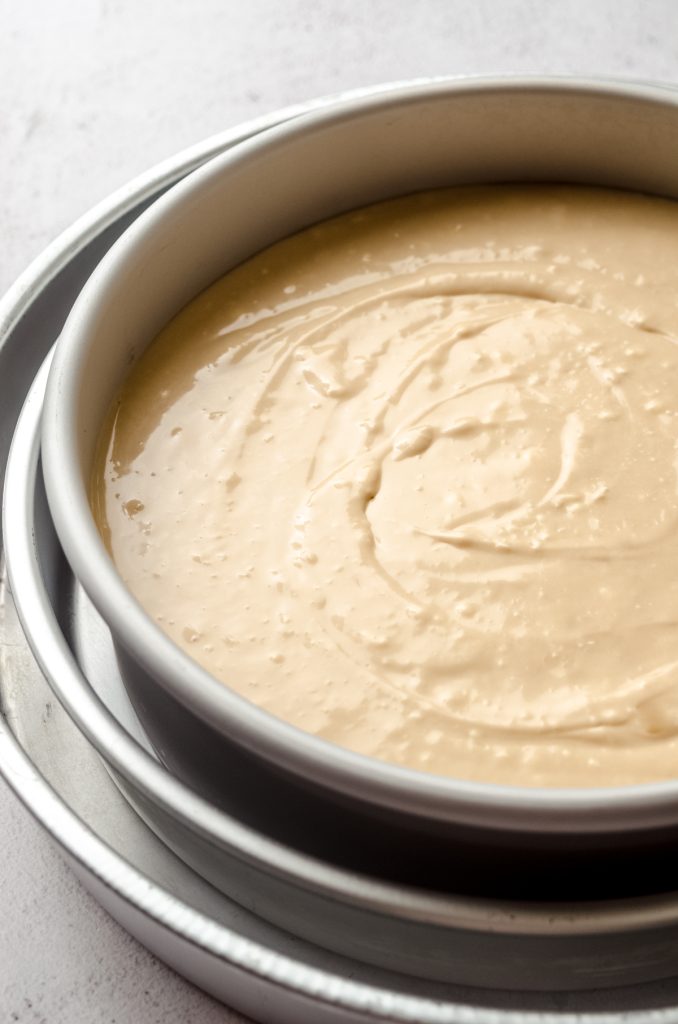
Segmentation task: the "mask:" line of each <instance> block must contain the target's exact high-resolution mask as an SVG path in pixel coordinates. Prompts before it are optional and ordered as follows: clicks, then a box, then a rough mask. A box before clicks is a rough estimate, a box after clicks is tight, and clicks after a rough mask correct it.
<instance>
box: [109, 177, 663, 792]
mask: <svg viewBox="0 0 678 1024" xmlns="http://www.w3.org/2000/svg"><path fill="white" fill-rule="evenodd" d="M107 429H108V432H107V434H106V436H105V437H104V438H103V441H102V449H101V450H102V454H101V457H100V460H99V463H98V465H97V467H96V469H95V473H94V480H93V507H94V510H95V514H96V516H97V519H98V522H99V525H100V529H101V531H102V534H103V535H104V537H105V539H106V541H107V543H108V545H109V547H110V550H111V552H112V555H113V558H114V560H115V563H116V565H117V567H118V569H119V571H120V573H121V574H122V576H123V578H124V579H125V580H126V582H127V584H128V585H129V587H130V588H131V590H132V591H133V593H134V594H135V595H136V596H137V598H138V600H139V601H140V603H141V604H142V605H143V606H144V607H145V608H146V609H147V610H148V611H149V612H150V613H151V614H152V615H153V616H154V617H155V619H156V620H157V622H158V623H159V624H160V626H161V627H162V628H163V629H164V630H165V631H166V632H167V633H168V634H169V635H170V636H171V637H172V638H173V639H174V640H175V641H176V642H177V643H178V644H179V645H181V646H182V647H183V648H185V649H186V651H188V652H189V653H190V654H191V655H192V656H193V657H194V658H195V659H196V660H197V661H199V662H200V663H201V664H202V665H204V666H205V668H207V669H208V670H209V671H210V672H212V673H213V674H214V675H216V676H217V677H219V678H220V679H222V680H223V681H224V682H225V683H227V684H228V685H229V686H230V687H232V688H234V689H235V690H237V691H238V692H240V693H241V694H243V695H244V696H245V697H247V698H249V699H250V700H252V701H253V702H254V703H256V704H258V705H260V706H261V707H262V708H265V709H266V710H268V711H270V712H272V713H273V714H274V715H277V716H279V717H281V718H283V719H286V720H288V721H289V722H292V723H293V724H295V725H297V726H299V727H300V728H301V729H304V730H307V731H309V732H312V733H316V734H318V735H319V736H322V737H325V738H326V739H328V740H331V741H333V742H335V743H338V744H341V745H344V746H346V747H349V748H351V749H353V750H356V751H359V752H361V753H363V754H368V755H372V756H374V757H377V758H382V759H385V760H389V761H393V762H396V763H398V764H404V765H408V766H410V767H413V768H417V769H422V770H425V771H430V772H437V773H441V774H449V775H453V776H456V777H461V778H468V779H479V780H487V781H495V782H502V783H517V784H521V785H530V786H533V785H572V786H589V785H612V784H621V783H632V782H642V781H647V780H651V779H663V778H669V777H676V776H678V204H675V203H672V202H669V201H666V200H660V199H654V198H649V197H643V196H640V195H633V194H627V193H623V192H614V191H606V190H595V189H584V188H571V187H555V186H544V187H541V186H525V187H513V186H511V187H509V186H496V187H488V188H457V189H450V190H441V191H436V192H431V193H425V194H421V195H417V196H413V197H409V198H406V199H401V200H397V201H393V202H388V203H383V204H379V205H377V206H373V207H369V208H366V209H364V210H360V211H357V212H355V213H352V214H349V215H347V216H344V217H341V218H338V219H336V220H333V221H329V222H327V223H325V224H321V225H319V226H317V227H314V228H312V229H310V230H307V231H305V232H303V233H302V234H300V235H297V236H295V237H293V238H290V239H287V240H285V241H283V242H281V243H279V244H278V245H276V246H274V247H272V248H271V249H269V250H267V251H265V252H263V253H261V254H259V255H258V256H256V257H255V258H254V259H252V260H251V261H249V262H248V263H246V264H244V265H243V266H241V267H240V268H238V269H236V270H235V271H233V272H232V273H230V274H229V275H227V276H226V277H225V278H224V279H222V280H221V281H219V282H218V283H217V284H215V285H214V286H212V287H211V288H210V289H208V290H207V291H206V292H204V293H203V294H202V295H200V296H199V297H198V298H197V299H196V300H195V301H194V302H193V303H191V304H190V305H189V306H188V307H187V308H186V309H184V310H183V312H181V313H180V314H179V315H178V316H177V317H176V318H175V320H173V321H172V323H170V324H169V325H168V327H166V329H165V330H164V331H163V332H162V334H161V335H160V336H159V338H158V339H157V340H156V341H155V342H154V343H153V344H152V346H151V347H150V349H149V350H148V351H147V352H146V353H145V354H144V355H143V356H142V358H141V360H140V361H139V362H138V364H137V365H136V367H135V368H134V370H133V372H132V375H131V377H130V378H129V380H128V382H127V383H126V386H125V388H124V390H123V392H122V394H121V396H120V400H119V403H118V405H117V406H116V409H115V411H114V414H112V415H111V418H110V421H109V426H108V428H107Z"/></svg>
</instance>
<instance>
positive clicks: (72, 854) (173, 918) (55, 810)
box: [0, 115, 676, 1024]
mask: <svg viewBox="0 0 678 1024" xmlns="http://www.w3.org/2000/svg"><path fill="white" fill-rule="evenodd" d="M281 116H282V115H281ZM256 127H257V125H256V123H255V124H252V125H249V126H245V128H244V129H243V131H245V132H247V130H248V129H249V130H251V131H254V130H256ZM228 135H230V133H228ZM225 143H228V136H227V137H226V138H225ZM207 145H208V144H205V146H206V147H207ZM208 155H209V151H208V149H207V148H205V151H204V156H205V158H206V157H207V156H208ZM183 158H184V154H180V155H179V156H178V157H175V158H174V159H173V161H170V164H169V174H170V175H172V174H174V175H176V177H179V176H180V175H181V173H182V168H185V165H184V162H183ZM160 170H161V169H160V168H158V169H156V170H155V171H151V172H149V174H148V175H144V177H143V178H142V179H140V180H138V181H136V182H133V183H131V184H130V185H129V186H126V187H125V189H124V190H122V192H121V193H118V194H116V195H115V196H113V197H111V198H110V199H109V200H106V202H105V203H104V204H102V206H101V207H100V208H98V209H97V210H95V211H93V212H92V213H91V214H89V215H87V216H86V217H85V218H83V220H82V221H80V222H79V223H78V224H77V225H75V226H74V227H73V228H72V229H69V231H68V232H67V233H66V235H65V236H63V237H62V238H61V239H59V240H58V241H57V242H55V243H53V245H52V246H50V248H49V250H47V252H46V253H45V254H43V255H42V256H41V257H40V258H39V259H38V260H37V261H36V263H35V264H34V265H33V266H32V267H31V268H29V270H28V271H27V272H26V273H25V274H24V275H23V277H22V279H21V281H20V282H18V283H17V286H16V287H15V288H14V289H12V292H11V293H10V294H9V295H8V296H7V299H6V300H4V301H3V302H2V303H0V324H1V325H2V327H0V377H1V378H2V379H3V380H4V381H5V382H6V384H7V388H6V390H7V391H9V392H11V396H12V399H13V401H12V402H4V403H3V404H2V406H1V407H0V476H4V471H5V460H6V457H7V445H8V444H9V439H10V436H11V434H12V431H13V428H14V420H15V417H16V411H17V410H16V406H17V402H19V403H21V401H22V400H23V398H24V395H25V390H26V387H25V385H24V383H23V382H24V381H25V380H27V379H29V377H32V376H33V374H34V373H35V372H36V370H37V368H38V366H39V364H40V362H41V360H42V359H43V357H44V355H45V353H46V352H47V349H48V348H49V345H50V343H51V341H52V340H53V338H55V337H56V336H57V335H58V333H59V330H60V328H61V325H62V322H63V318H64V315H65V310H66V309H67V306H68V303H69V297H70V299H71V300H72V297H73V296H74V295H75V294H76V292H77V291H78V290H79V288H80V286H81V284H82V283H83V282H84V280H85V278H86V276H87V274H88V273H89V271H91V269H92V268H93V266H94V265H95V264H96V262H97V260H98V258H100V255H101V253H102V251H104V250H105V247H106V244H107V243H108V244H110V241H111V239H112V237H113V236H114V235H115V234H116V233H117V232H118V231H120V230H121V229H122V226H123V224H124V222H125V221H127V220H129V218H130V217H131V216H133V210H134V209H135V208H136V206H137V203H139V202H146V201H148V198H149V186H150V192H152V190H153V186H154V182H155V185H157V188H158V189H160V188H162V187H163V186H164V185H166V184H167V177H166V175H167V168H163V169H162V178H161V177H160ZM156 175H157V176H156ZM37 411H38V413H39V408H38V410H37ZM34 429H35V430H37V425H34ZM36 487H37V491H36V498H37V496H38V495H39V496H40V497H39V501H37V505H38V506H39V507H40V509H43V508H44V494H43V493H42V489H41V486H40V482H39V476H38V478H37V480H36ZM25 525H27V524H25ZM37 525H38V523H37V522H36V523H34V524H31V526H30V527H28V529H29V531H30V529H32V527H33V526H37ZM40 525H42V527H45V528H47V527H49V528H50V529H51V524H50V522H49V517H48V516H47V517H46V518H45V519H44V520H41V524H40ZM46 534H47V530H46V529H43V530H41V531H40V537H38V536H37V535H36V536H35V544H37V545H38V548H39V550H38V549H36V547H35V545H34V542H33V540H32V539H30V542H29V545H28V548H29V549H30V550H31V551H32V552H33V553H34V555H35V556H36V557H38V558H39V559H40V560H41V571H39V572H38V573H37V576H36V577H35V578H36V579H37V580H39V581H40V582H41V583H42V584H43V585H44V586H45V587H48V588H51V587H52V586H53V587H54V588H55V591H54V592H52V591H51V590H50V595H49V601H47V602H45V603H44V604H43V603H38V604H37V605H33V604H32V603H31V601H30V600H28V599H27V595H24V598H25V599H27V605H26V611H27V612H28V614H29V616H30V618H31V622H32V627H33V635H32V640H33V642H34V643H35V644H37V646H38V647H39V648H40V649H44V658H43V667H44V668H46V669H47V674H48V675H49V674H51V675H52V676H53V678H52V680H51V681H52V684H53V686H54V688H55V690H56V692H57V694H59V695H60V696H61V698H62V699H63V700H64V703H65V704H66V706H69V707H70V708H71V710H72V712H73V717H74V718H76V720H80V719H82V722H83V726H84V731H85V732H87V731H88V730H89V729H91V728H95V726H96V724H97V720H96V718H95V717H94V716H90V715H89V708H88V705H87V704H85V703H84V702H83V701H82V700H81V698H82V696H83V694H84V690H83V693H81V692H80V690H79V688H78V678H77V676H71V675H70V674H69V672H68V670H67V665H66V663H65V662H64V661H63V660H62V659H61V658H60V657H59V656H58V653H57V652H58V651H59V649H60V648H59V646H58V644H57V634H58V629H57V630H53V628H52V627H53V625H54V621H55V620H54V614H53V615H52V619H53V621H52V624H51V625H50V623H49V622H48V621H47V619H46V617H44V616H41V615H39V614H38V613H37V612H38V610H41V611H43V612H45V613H48V612H49V611H50V608H49V607H48V605H49V603H50V602H51V601H54V612H55V613H56V614H57V615H58V616H59V621H60V622H61V623H62V625H64V626H65V624H72V623H73V621H74V620H75V623H76V624H77V625H78V628H79V629H82V633H83V641H85V640H86V641H87V650H88V652H89V656H90V657H91V659H93V660H96V659H97V657H98V650H97V642H96V641H97V637H96V636H94V635H93V633H92V631H91V630H90V629H89V626H88V623H87V622H84V621H83V622H80V621H79V620H80V618H81V617H80V615H79V613H78V608H77V606H76V607H71V605H70V604H69V601H68V595H69V594H70V593H71V590H72V587H73V581H72V579H71V578H70V576H69V574H68V572H67V570H65V567H64V563H63V558H62V556H61V555H60V553H59V552H58V545H56V544H54V542H53V538H50V539H49V541H47V536H46ZM0 540H1V537H0ZM0 546H1V545H0ZM2 558H3V551H0V664H1V666H2V670H1V671H0V774H2V775H3V776H4V778H5V780H6V781H7V782H8V783H9V785H10V786H11V787H12V788H13V789H14V791H15V792H16V793H17V794H18V795H19V796H20V798H21V799H22V800H23V801H24V803H25V804H26V805H27V807H28V808H29V809H30V810H31V812H32V813H33V814H34V815H35V816H36V818H37V820H38V821H40V822H41V824H42V825H43V827H44V828H45V829H46V830H47V831H48V833H49V834H50V835H51V836H52V837H53V839H54V840H55V842H57V843H58V844H59V846H60V848H61V850H62V851H63V852H64V854H65V856H66V857H67V858H68V859H69V861H70V862H71V864H72V865H73V867H74V869H75V870H76V871H77V872H78V874H79V876H80V877H81V878H82V880H83V881H84V882H85V884H86V885H87V886H88V887H89V888H90V889H91V890H92V892H93V893H94V894H95V895H96V897H97V899H99V900H100V902H101V903H102V904H103V906H105V907H106V908H107V910H108V911H109V912H110V913H111V914H113V915H114V916H115V917H116V918H117V919H118V920H119V921H120V922H121V923H122V924H123V926H124V927H126V928H127V929H128V930H130V931H131V932H132V933H133V934H135V935H136V936H137V937H138V938H139V939H140V941H142V942H143V943H144V944H146V945H147V946H148V947H149V948H150V949H152V950H153V952H155V953H156V955H157V956H159V957H160V958H161V959H164V960H165V961H166V962H168V963H171V964H172V965H173V966H174V967H175V968H176V969H177V970H178V971H179V972H180V973H183V974H184V975H185V976H186V977H189V978H191V979H192V980H193V981H194V982H195V983H196V984H199V985H201V986H203V987H204V988H206V989H207V990H208V991H211V992H213V993H214V994H215V995H217V996H218V997H219V998H221V999H223V1000H224V1001H225V1002H227V1003H228V1004H229V1005H231V1006H235V1007H237V1008H238V1009H240V1010H241V1012H243V1013H246V1014H248V1016H251V1017H252V1018H253V1019H254V1018H256V1019H257V1020H262V1021H264V1020H265V1021H268V1022H270V1024H273V1022H275V1024H291V1022H294V1024H302V1022H306V1021H308V1022H312V1024H320V1022H321V1021H322V1022H325V1021H327V1022H330V1021H332V1022H334V1024H338V1022H339V1021H341V1022H342V1024H343V1022H348V1021H351V1022H354V1024H357V1022H358V1021H361V1022H362V1021H365V1022H367V1021H375V1020H384V1021H386V1020H388V1021H403V1022H405V1021H410V1022H412V1021H417V1022H420V1024H423V1022H431V1024H434V1022H435V1024H443V1022H445V1024H459V1022H461V1021H463V1022H465V1024H525V1022H527V1021H534V1022H535V1024H537V1022H538V1024H622V1021H623V1022H624V1024H650V1022H652V1024H659V1022H660V1021H661V1022H668V1021H674V1020H675V1019H676V1009H675V1006H676V985H675V983H674V982H667V983H665V984H657V985H651V986H638V985H634V986H633V987H632V988H629V987H628V985H627V986H626V987H623V988H621V989H615V991H613V992H610V991H609V990H608V987H607V985H606V980H605V979H606V973H607V976H608V977H609V978H610V979H611V983H612V984H618V983H619V982H618V979H619V978H621V977H623V976H624V972H625V966H624V963H623V962H622V961H620V958H619V957H617V956H615V957H614V958H608V962H607V965H606V964H605V961H604V959H603V958H601V959H600V960H599V961H596V962H597V963H598V964H599V968H600V974H599V983H600V987H599V988H598V990H597V991H596V992H589V993H585V994H582V993H579V994H567V993H563V992H553V993H550V992H548V993H546V994H543V995H539V994H536V995H535V994H529V993H525V992H520V993H497V992H484V993H483V992H477V991H476V992H473V990H471V989H468V988H463V989H459V988H457V989H455V988H453V987H451V986H448V985H444V986H443V985H434V984H432V983H431V982H424V981H419V982H416V981H414V980H411V979H410V980H407V979H404V978H403V977H399V976H397V975H395V974H393V973H390V974H388V973H385V972H378V971H374V970H372V969H370V968H365V967H363V966H362V965H360V964H359V963H357V962H356V961H355V960H343V959H342V958H336V957H332V956H331V955H330V954H327V953H325V952H324V951H323V950H321V949H315V948H311V947H309V946H308V945H306V944H303V943H300V942H299V941H298V940H296V939H293V938H292V937H291V936H288V935H285V933H283V932H280V931H279V930H277V929H273V928H269V927H267V926H264V925H263V923H262V922H261V921H257V920H256V919H255V918H253V917H252V916H251V915H250V916H247V915H245V916H244V915H243V911H242V910H241V909H240V908H239V907H238V906H237V905H233V906H232V908H231V907H228V906H227V905H226V904H225V903H224V900H223V899H220V898H219V897H218V895H217V894H216V893H214V891H213V890H211V889H210V887H208V886H205V887H201V886H200V883H199V879H197V878H196V877H195V876H194V875H193V874H192V872H190V870H188V869H186V870H182V869H181V865H179V864H178V863H177V862H176V861H174V859H173V858H172V856H171V854H170V853H169V852H168V851H167V850H165V849H164V848H163V846H162V844H159V843H157V842H155V841H154V839H153V837H152V835H151V834H150V833H149V832H148V830H147V829H145V828H144V827H143V825H142V824H141V822H140V821H139V822H137V821H135V815H133V814H131V813H130V814H127V813H126V808H125V807H124V806H123V802H122V801H120V800H117V799H116V798H115V793H114V792H113V791H112V789H111V787H110V786H106V779H105V777H104V773H103V772H102V770H101V766H100V764H99V762H98V759H97V757H96V755H95V753H94V751H93V750H92V748H90V747H89V746H88V744H87V742H86V741H85V739H84V737H83V736H81V735H79V734H78V732H77V730H76V729H75V728H74V727H73V726H72V725H71V724H70V723H69V722H68V721H67V720H66V718H65V714H64V713H63V712H62V709H61V707H60V706H59V704H58V703H55V702H54V701H52V700H51V695H50V693H49V691H48V690H47V688H46V684H45V682H44V679H43V677H42V674H41V672H40V670H39V668H38V667H37V665H36V664H35V663H34V662H33V661H32V659H31V656H30V653H29V651H28V650H27V647H26V645H25V644H24V640H23V637H22V635H21V632H20V629H19V625H18V623H17V622H16V620H15V616H14V612H13V602H12V598H11V595H10V593H8V590H7V588H6V577H5V576H4V574H3V572H2ZM17 568H18V570H19V571H21V558H20V560H19V563H18V564H17ZM64 575H65V577H66V578H64ZM18 582H19V584H20V589H21V590H23V582H24V580H23V577H21V578H20V580H19V581H18ZM29 590H30V587H29ZM76 593H81V592H80V590H79V589H78V588H77V586H76ZM32 596H33V597H37V595H36V594H35V593H33V594H32ZM105 634H106V631H105V627H103V626H102V627H101V629H100V631H99V633H98V636H99V638H100V639H102V638H103V637H104V636H105ZM106 643H107V645H108V646H107V650H109V649H110V643H109V641H108V638H106ZM99 668H100V670H101V673H102V684H105V683H106V682H107V678H108V671H109V670H108V666H107V664H102V665H101V666H100V667H99ZM81 682H82V681H81ZM116 685H117V686H118V689H119V693H120V695H122V690H120V687H122V683H121V682H120V683H116ZM66 698H68V699H66ZM69 702H70V703H69ZM76 708H77V709H78V711H77V713H76V712H75V709H76ZM130 714H131V712H130ZM95 731H96V728H95ZM103 735H104V733H103V732H102V736H103ZM112 744H113V750H114V751H118V752H119V757H120V759H121V760H122V761H123V762H124V761H126V760H127V759H129V758H131V759H133V751H134V749H135V748H134V745H129V744H126V743H125V736H124V734H122V735H114V736H113V737H112ZM99 745H100V748H103V742H102V741H100V744H99ZM147 774H148V772H146V771H144V777H145V776H146V775H147ZM171 784H172V786H177V787H179V788H182V789H183V790H184V791H185V792H188V791H186V790H185V787H180V786H179V784H178V783H176V781H175V780H171ZM189 797H190V794H189ZM183 803H184V801H182V805H183ZM673 902H674V901H673V899H672V898H671V897H667V898H665V899H663V900H662V901H661V903H658V902H656V906H655V911H654V912H653V911H651V910H650V906H649V904H646V911H647V912H648V919H647V922H648V924H649V920H650V918H652V919H653V920H654V921H655V924H656V926H658V927H660V926H661V925H662V922H664V925H666V924H668V920H669V917H668V915H670V913H671V912H672V906H673ZM556 922H557V918H556V917H554V924H555V923H556ZM627 922H628V919H627ZM614 930H617V931H623V930H624V924H623V922H622V920H621V919H617V921H616V923H615V925H614ZM665 936H666V946H667V948H666V952H665V958H664V959H665V964H666V965H667V966H668V968H669V969H670V965H671V958H670V949H671V934H670V928H669V929H668V930H667V931H666V932H665ZM627 938H628V949H629V951H630V958H631V959H633V960H634V962H635V965H636V968H637V967H638V966H640V965H641V964H642V962H643V961H644V959H645V947H644V944H643V942H642V941H639V936H638V935H637V934H635V935H634V934H633V932H629V933H628V935H627ZM674 948H675V943H674ZM634 949H635V958H634V957H633V953H632V951H633V950H634ZM627 962H628V961H627ZM606 966H607V971H606V969H605V968H606ZM583 967H584V968H585V967H586V965H585V964H583ZM626 977H627V981H628V982H631V981H633V980H634V978H635V977H637V975H634V974H633V972H629V973H628V974H627V976H626Z"/></svg>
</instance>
